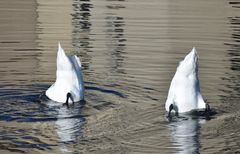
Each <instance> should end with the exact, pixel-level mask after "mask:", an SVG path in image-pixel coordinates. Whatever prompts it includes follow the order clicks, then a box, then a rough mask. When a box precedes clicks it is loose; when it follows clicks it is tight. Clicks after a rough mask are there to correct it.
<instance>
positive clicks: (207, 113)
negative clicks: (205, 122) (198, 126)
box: [204, 103, 211, 116]
mask: <svg viewBox="0 0 240 154" xmlns="http://www.w3.org/2000/svg"><path fill="white" fill-rule="evenodd" d="M204 112H205V114H206V115H207V116H208V115H209V113H210V112H211V108H210V105H209V104H208V103H206V107H205V111H204Z"/></svg>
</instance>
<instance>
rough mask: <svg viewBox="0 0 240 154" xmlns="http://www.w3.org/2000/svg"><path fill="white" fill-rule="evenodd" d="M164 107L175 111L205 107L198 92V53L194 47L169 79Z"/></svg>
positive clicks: (182, 111)
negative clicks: (169, 83) (170, 79)
mask: <svg viewBox="0 0 240 154" xmlns="http://www.w3.org/2000/svg"><path fill="white" fill-rule="evenodd" d="M165 108H166V110H167V111H168V112H169V110H170V112H171V109H170V108H172V109H173V110H175V112H177V113H184V112H189V111H191V110H194V109H204V108H206V103H205V102H204V100H203V97H202V95H201V93H200V86H199V79H198V55H197V51H196V49H195V48H193V49H192V51H191V52H190V53H189V54H188V55H187V56H186V57H185V58H184V60H183V61H181V62H180V64H179V66H178V68H177V71H176V73H175V75H174V77H173V79H172V81H171V85H170V88H169V92H168V97H167V101H166V104H165Z"/></svg>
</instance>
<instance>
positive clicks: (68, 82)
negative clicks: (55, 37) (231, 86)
mask: <svg viewBox="0 0 240 154" xmlns="http://www.w3.org/2000/svg"><path fill="white" fill-rule="evenodd" d="M46 95H47V97H48V98H50V99H51V100H53V101H56V102H61V103H65V102H67V103H68V102H78V101H80V100H84V83H83V76H82V70H81V62H80V60H79V58H78V57H77V56H76V55H73V56H67V55H66V54H65V52H64V50H63V48H62V47H61V44H60V43H59V44H58V53H57V71H56V81H55V83H54V84H53V85H52V86H51V87H49V88H48V90H47V91H46ZM69 98H70V99H69Z"/></svg>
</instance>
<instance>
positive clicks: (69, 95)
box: [63, 93, 74, 108]
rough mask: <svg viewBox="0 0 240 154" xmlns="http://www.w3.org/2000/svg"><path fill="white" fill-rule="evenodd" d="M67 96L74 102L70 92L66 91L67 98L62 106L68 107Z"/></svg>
mask: <svg viewBox="0 0 240 154" xmlns="http://www.w3.org/2000/svg"><path fill="white" fill-rule="evenodd" d="M69 98H70V99H71V101H72V102H73V104H74V100H73V97H72V94H71V93H67V99H66V103H63V106H65V105H66V106H67V108H69Z"/></svg>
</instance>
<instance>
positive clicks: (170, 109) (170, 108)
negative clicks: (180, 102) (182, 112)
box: [168, 104, 173, 117]
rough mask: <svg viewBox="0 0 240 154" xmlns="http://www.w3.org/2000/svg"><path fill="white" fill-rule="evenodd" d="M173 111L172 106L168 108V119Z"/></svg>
mask: <svg viewBox="0 0 240 154" xmlns="http://www.w3.org/2000/svg"><path fill="white" fill-rule="evenodd" d="M172 110H173V104H171V105H170V106H169V111H168V117H170V116H171V111H172Z"/></svg>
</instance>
